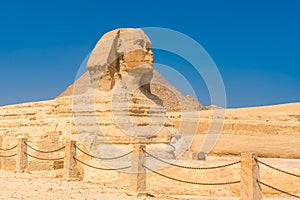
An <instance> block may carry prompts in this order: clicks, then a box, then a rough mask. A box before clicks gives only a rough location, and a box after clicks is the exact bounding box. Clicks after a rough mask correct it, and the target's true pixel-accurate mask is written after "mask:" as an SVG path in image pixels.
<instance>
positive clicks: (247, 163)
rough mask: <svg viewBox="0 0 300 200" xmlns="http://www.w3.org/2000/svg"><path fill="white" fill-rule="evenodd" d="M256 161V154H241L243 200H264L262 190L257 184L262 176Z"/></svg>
mask: <svg viewBox="0 0 300 200" xmlns="http://www.w3.org/2000/svg"><path fill="white" fill-rule="evenodd" d="M256 159H257V154H256V153H242V154H241V200H260V199H262V193H261V189H260V186H259V183H258V182H257V181H258V180H259V178H260V176H259V166H258V164H257V162H256Z"/></svg>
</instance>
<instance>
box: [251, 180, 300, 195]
mask: <svg viewBox="0 0 300 200" xmlns="http://www.w3.org/2000/svg"><path fill="white" fill-rule="evenodd" d="M257 182H258V183H259V184H262V185H264V186H266V187H268V188H270V189H272V190H275V191H277V192H281V193H283V194H286V195H289V196H292V197H296V198H300V196H298V195H295V194H292V193H290V192H287V191H284V190H281V189H278V188H275V187H274V186H271V185H268V184H266V183H264V182H261V181H259V180H257Z"/></svg>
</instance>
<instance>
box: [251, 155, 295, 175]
mask: <svg viewBox="0 0 300 200" xmlns="http://www.w3.org/2000/svg"><path fill="white" fill-rule="evenodd" d="M255 161H256V162H258V163H260V164H262V165H264V166H266V167H269V168H271V169H274V170H277V171H279V172H282V173H284V174H288V175H291V176H295V177H297V178H300V175H297V174H293V173H291V172H287V171H284V170H282V169H279V168H276V167H273V166H271V165H269V164H267V163H264V162H262V161H260V160H258V159H255Z"/></svg>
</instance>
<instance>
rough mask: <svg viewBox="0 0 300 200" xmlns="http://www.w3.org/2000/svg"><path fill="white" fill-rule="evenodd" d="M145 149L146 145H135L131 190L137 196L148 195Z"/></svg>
mask: <svg viewBox="0 0 300 200" xmlns="http://www.w3.org/2000/svg"><path fill="white" fill-rule="evenodd" d="M143 150H146V145H144V144H134V145H133V153H132V164H131V166H132V175H131V176H132V177H131V187H132V188H131V190H132V192H134V194H135V195H136V196H143V195H146V170H145V169H144V167H143V165H144V164H145V161H146V158H145V155H144V152H143Z"/></svg>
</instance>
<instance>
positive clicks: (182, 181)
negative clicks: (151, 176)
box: [143, 165, 241, 185]
mask: <svg viewBox="0 0 300 200" xmlns="http://www.w3.org/2000/svg"><path fill="white" fill-rule="evenodd" d="M143 167H144V168H145V169H147V170H149V171H151V172H153V173H155V174H157V175H159V176H162V177H164V178H167V179H171V180H173V181H178V182H181V183H187V184H194V185H230V184H237V183H240V182H241V181H231V182H224V183H199V182H192V181H185V180H180V179H177V178H173V177H170V176H167V175H164V174H161V173H159V172H157V171H154V170H153V169H150V168H148V167H146V166H144V165H143Z"/></svg>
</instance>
